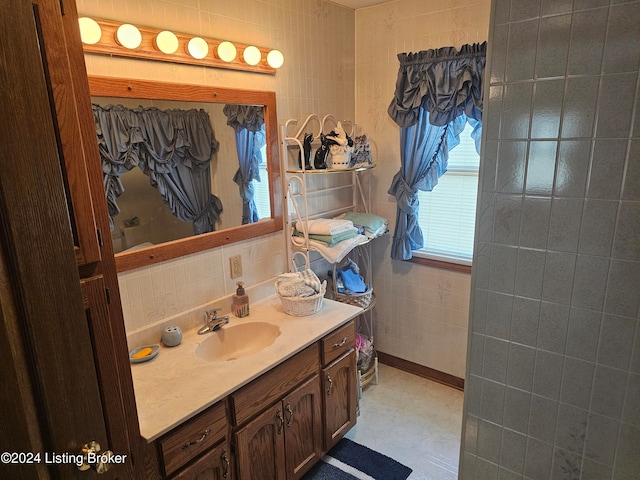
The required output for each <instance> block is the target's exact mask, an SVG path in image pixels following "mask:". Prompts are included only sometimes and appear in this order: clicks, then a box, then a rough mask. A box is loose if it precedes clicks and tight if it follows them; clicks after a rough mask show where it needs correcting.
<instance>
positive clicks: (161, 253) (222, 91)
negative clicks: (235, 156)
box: [89, 75, 282, 272]
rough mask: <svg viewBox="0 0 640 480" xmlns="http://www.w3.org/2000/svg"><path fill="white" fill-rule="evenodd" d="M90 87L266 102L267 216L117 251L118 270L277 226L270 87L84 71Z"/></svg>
mask: <svg viewBox="0 0 640 480" xmlns="http://www.w3.org/2000/svg"><path fill="white" fill-rule="evenodd" d="M89 90H90V93H91V95H92V96H96V97H116V98H140V99H150V100H177V101H187V102H210V103H237V104H247V105H263V106H264V108H265V112H264V118H265V133H266V138H267V159H268V162H269V189H270V192H271V218H270V219H268V220H261V221H260V222H257V223H252V224H248V225H242V226H239V227H232V228H227V229H224V230H219V231H215V232H211V233H205V234H202V235H195V236H193V237H188V238H183V239H180V240H174V241H171V242H167V243H163V244H160V245H154V246H153V247H148V248H143V249H140V250H135V251H132V252H123V253H118V254H116V255H115V259H116V268H117V270H118V272H124V271H127V270H133V269H135V268H140V267H144V266H147V265H152V264H154V263H159V262H164V261H166V260H171V259H173V258H177V257H181V256H184V255H190V254H192V253H197V252H201V251H203V250H209V249H211V248H216V247H220V246H222V245H228V244H231V243H234V242H239V241H242V240H248V239H250V238H255V237H258V236H260V235H266V234H269V233H273V232H277V231H279V230H282V179H281V174H280V161H279V159H278V126H277V124H278V120H277V115H276V94H275V92H268V91H259V90H242V89H232V88H220V87H210V86H204V85H190V84H182V83H169V82H156V81H150V80H134V79H125V78H115V77H99V76H91V75H90V76H89Z"/></svg>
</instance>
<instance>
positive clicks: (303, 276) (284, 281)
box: [276, 269, 322, 297]
mask: <svg viewBox="0 0 640 480" xmlns="http://www.w3.org/2000/svg"><path fill="white" fill-rule="evenodd" d="M276 289H277V291H278V293H279V294H280V296H282V297H310V296H311V295H315V294H316V293H319V292H320V291H321V290H322V283H321V282H320V279H319V278H318V276H317V275H316V274H315V273H314V272H313V270H311V269H306V270H304V271H302V272H293V273H282V274H280V275H278V278H277V280H276Z"/></svg>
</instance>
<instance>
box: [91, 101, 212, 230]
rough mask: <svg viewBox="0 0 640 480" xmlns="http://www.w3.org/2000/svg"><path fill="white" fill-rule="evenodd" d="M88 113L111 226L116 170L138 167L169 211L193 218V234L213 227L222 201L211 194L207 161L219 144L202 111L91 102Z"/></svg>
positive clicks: (117, 189) (116, 191)
mask: <svg viewBox="0 0 640 480" xmlns="http://www.w3.org/2000/svg"><path fill="white" fill-rule="evenodd" d="M93 112H94V121H95V125H96V132H97V137H98V148H99V151H100V160H101V163H102V169H103V175H104V187H105V195H106V199H107V207H108V210H109V216H110V219H111V224H112V228H113V217H114V216H115V215H117V214H118V213H119V211H120V209H119V208H118V205H117V198H118V197H119V196H120V195H122V193H123V192H124V187H123V185H122V182H121V180H120V175H122V174H123V173H125V172H127V171H129V170H131V169H133V168H135V167H139V168H140V169H141V170H142V171H143V172H144V173H145V175H147V176H148V177H149V179H150V182H151V185H152V186H153V187H155V188H156V189H157V190H158V192H159V193H160V195H161V196H162V198H163V200H164V201H165V202H166V203H167V205H168V206H169V208H170V210H171V212H172V213H173V214H174V215H175V216H176V217H177V218H178V219H179V220H182V221H185V222H186V221H189V222H193V232H194V234H196V235H199V234H202V233H207V232H212V231H214V230H215V223H216V221H217V220H218V219H219V218H220V213H221V212H222V203H221V201H220V199H219V198H218V197H216V196H215V195H213V194H212V193H211V174H210V162H211V157H212V156H213V154H214V153H215V152H216V151H217V150H218V147H219V143H218V142H217V140H216V139H215V136H214V134H213V130H212V128H211V121H210V119H209V115H208V114H207V112H205V111H204V110H197V109H190V110H178V109H171V110H160V109H158V108H155V107H138V108H136V109H131V108H127V107H124V106H122V105H108V106H104V107H103V106H100V105H97V104H93Z"/></svg>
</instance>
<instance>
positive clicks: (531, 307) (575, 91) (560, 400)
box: [462, 0, 640, 480]
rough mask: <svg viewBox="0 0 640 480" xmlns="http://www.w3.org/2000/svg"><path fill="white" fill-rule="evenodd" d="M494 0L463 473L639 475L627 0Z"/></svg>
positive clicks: (636, 148) (639, 123) (638, 224)
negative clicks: (489, 85)
mask: <svg viewBox="0 0 640 480" xmlns="http://www.w3.org/2000/svg"><path fill="white" fill-rule="evenodd" d="M609 3H611V5H609ZM494 4H495V5H494V11H493V14H492V27H491V30H492V31H491V35H490V49H491V52H490V76H489V78H490V82H491V87H490V90H489V95H488V98H487V96H486V97H485V98H486V100H485V105H486V106H487V108H486V110H485V117H484V119H483V120H484V125H485V128H484V153H483V157H482V165H481V179H480V184H481V188H482V194H481V196H480V202H479V216H478V219H477V221H478V223H477V225H478V228H477V236H476V261H475V265H474V270H473V279H472V321H471V334H470V343H469V345H470V349H469V350H470V353H469V362H468V370H467V382H466V391H465V418H464V425H465V428H464V430H465V432H464V436H463V446H462V478H464V479H473V478H475V479H478V480H489V479H497V478H501V479H502V478H514V479H515V478H530V479H547V478H552V479H577V478H581V479H594V480H595V479H598V480H605V479H612V478H613V479H625V480H628V479H637V478H640V473H639V472H640V449H639V447H638V446H639V445H640V400H639V399H640V327H639V325H640V322H639V320H640V310H639V307H640V117H639V112H640V109H638V103H639V102H638V100H639V98H640V93H639V91H638V88H639V87H638V81H639V77H638V67H639V65H640V28H639V25H640V22H639V20H640V2H638V1H627V2H625V1H611V2H609V0H575V2H574V1H572V0H564V1H546V0H542V1H540V0H536V1H534V0H511V1H509V0H498V1H495V2H494Z"/></svg>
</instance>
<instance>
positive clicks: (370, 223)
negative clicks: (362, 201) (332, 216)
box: [336, 212, 387, 233]
mask: <svg viewBox="0 0 640 480" xmlns="http://www.w3.org/2000/svg"><path fill="white" fill-rule="evenodd" d="M336 219H339V220H350V221H351V222H353V224H354V225H362V226H363V227H364V228H365V230H366V231H367V232H369V233H375V232H378V231H380V229H381V228H382V227H383V226H384V225H386V224H387V219H386V218H384V217H380V216H378V215H374V214H373V213H365V212H346V213H343V214H342V215H339V216H338V217H336Z"/></svg>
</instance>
